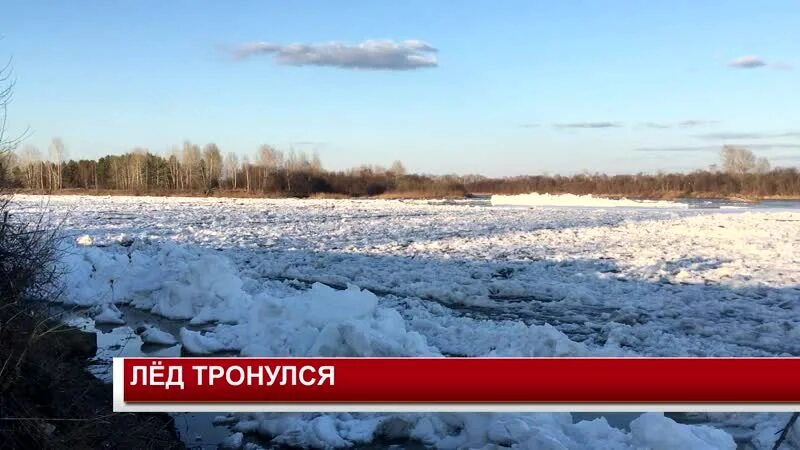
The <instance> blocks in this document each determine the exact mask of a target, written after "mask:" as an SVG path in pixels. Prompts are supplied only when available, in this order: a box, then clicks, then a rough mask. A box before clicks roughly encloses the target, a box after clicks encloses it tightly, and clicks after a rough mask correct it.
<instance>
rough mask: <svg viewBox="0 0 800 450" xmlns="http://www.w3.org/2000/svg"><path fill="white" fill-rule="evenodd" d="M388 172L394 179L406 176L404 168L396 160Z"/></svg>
mask: <svg viewBox="0 0 800 450" xmlns="http://www.w3.org/2000/svg"><path fill="white" fill-rule="evenodd" d="M389 172H391V173H392V174H393V175H394V176H395V178H400V177H402V176H404V175H405V174H406V166H404V165H403V163H402V162H401V161H400V160H396V161H395V162H393V163H392V165H391V166H390V167H389Z"/></svg>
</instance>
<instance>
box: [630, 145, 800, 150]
mask: <svg viewBox="0 0 800 450" xmlns="http://www.w3.org/2000/svg"><path fill="white" fill-rule="evenodd" d="M736 146H738V147H744V148H748V149H751V150H762V151H768V150H778V149H800V143H780V144H763V143H760V144H746V143H745V144H736ZM720 148H722V147H721V146H720V145H695V146H676V147H639V148H636V149H634V151H637V152H707V151H713V152H717V151H719V150H720Z"/></svg>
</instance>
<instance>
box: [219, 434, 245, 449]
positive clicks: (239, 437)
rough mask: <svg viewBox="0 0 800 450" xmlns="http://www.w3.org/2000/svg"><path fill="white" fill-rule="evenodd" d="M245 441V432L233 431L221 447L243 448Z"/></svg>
mask: <svg viewBox="0 0 800 450" xmlns="http://www.w3.org/2000/svg"><path fill="white" fill-rule="evenodd" d="M243 442H244V434H243V433H233V434H232V435H230V436H228V437H227V438H226V439H225V440H224V441H223V442H222V445H221V447H222V448H231V449H236V448H242V444H243Z"/></svg>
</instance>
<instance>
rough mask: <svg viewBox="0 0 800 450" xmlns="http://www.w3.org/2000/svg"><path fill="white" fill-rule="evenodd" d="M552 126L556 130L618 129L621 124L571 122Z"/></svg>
mask: <svg viewBox="0 0 800 450" xmlns="http://www.w3.org/2000/svg"><path fill="white" fill-rule="evenodd" d="M553 126H554V127H556V128H619V127H621V126H622V124H621V123H619V122H573V123H557V124H555V125H553Z"/></svg>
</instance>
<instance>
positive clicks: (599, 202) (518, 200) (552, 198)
mask: <svg viewBox="0 0 800 450" xmlns="http://www.w3.org/2000/svg"><path fill="white" fill-rule="evenodd" d="M492 205H493V206H583V207H592V208H688V205H686V204H684V203H676V202H668V201H661V200H658V201H656V200H628V199H626V198H621V199H611V198H604V197H595V196H593V195H591V194H589V195H575V194H557V195H552V194H538V193H532V194H520V195H493V196H492Z"/></svg>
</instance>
